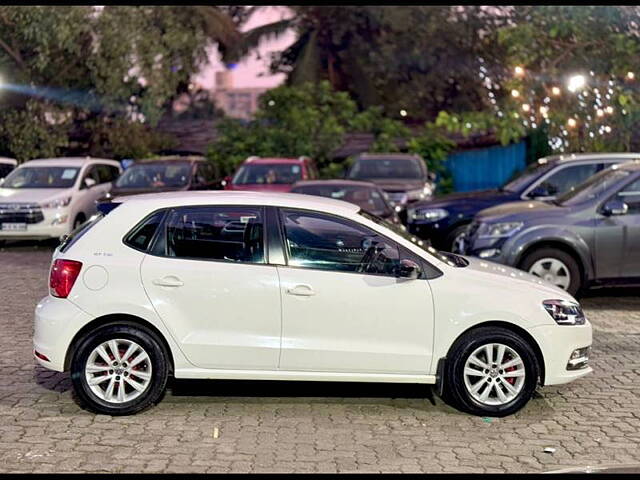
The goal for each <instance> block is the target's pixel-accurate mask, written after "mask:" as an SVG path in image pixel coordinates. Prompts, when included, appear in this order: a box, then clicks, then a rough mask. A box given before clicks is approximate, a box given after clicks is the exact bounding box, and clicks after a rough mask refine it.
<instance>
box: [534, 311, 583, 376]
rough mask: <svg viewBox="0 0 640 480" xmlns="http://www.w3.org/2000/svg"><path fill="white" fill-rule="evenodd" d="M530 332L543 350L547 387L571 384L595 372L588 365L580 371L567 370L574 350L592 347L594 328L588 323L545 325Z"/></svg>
mask: <svg viewBox="0 0 640 480" xmlns="http://www.w3.org/2000/svg"><path fill="white" fill-rule="evenodd" d="M530 332H531V334H532V335H533V337H534V338H535V339H536V341H537V342H538V345H539V346H540V350H542V356H543V358H544V367H545V368H544V369H545V378H544V384H545V385H561V384H564V383H569V382H572V381H574V380H577V379H578V378H581V377H584V376H585V375H588V374H589V373H591V372H593V369H592V368H591V367H590V366H588V364H587V366H585V367H584V368H580V369H579V370H569V369H567V365H568V364H569V358H570V357H571V354H572V353H573V351H574V350H577V349H579V348H584V347H590V346H591V342H592V328H591V324H590V323H589V322H588V321H587V323H586V324H585V325H579V326H565V325H563V326H560V325H543V326H539V327H534V328H532V329H531V330H530Z"/></svg>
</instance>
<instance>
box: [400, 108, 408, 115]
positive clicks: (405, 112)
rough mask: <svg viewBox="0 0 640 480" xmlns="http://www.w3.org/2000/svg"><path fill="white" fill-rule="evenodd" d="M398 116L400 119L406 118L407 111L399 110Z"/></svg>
mask: <svg viewBox="0 0 640 480" xmlns="http://www.w3.org/2000/svg"><path fill="white" fill-rule="evenodd" d="M400 116H401V117H406V116H407V111H406V110H404V109H402V110H400Z"/></svg>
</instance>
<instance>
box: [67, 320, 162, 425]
mask: <svg viewBox="0 0 640 480" xmlns="http://www.w3.org/2000/svg"><path fill="white" fill-rule="evenodd" d="M112 339H124V340H131V341H133V342H135V343H137V344H138V345H139V346H140V347H142V348H143V349H144V350H145V352H146V353H147V355H148V356H149V360H150V364H151V380H150V383H149V385H148V386H147V388H146V390H144V391H143V393H141V394H140V395H139V396H138V397H137V398H134V399H133V400H130V401H127V402H123V403H114V402H108V401H106V400H104V399H102V398H100V397H99V396H98V395H96V394H95V393H94V392H93V391H92V390H91V388H90V387H89V384H88V383H87V379H86V375H85V365H86V363H87V360H88V359H89V355H90V354H91V352H92V351H93V350H94V349H95V348H96V347H97V346H99V345H100V344H102V343H104V342H106V341H108V340H112ZM70 370H71V381H72V383H73V388H74V391H75V393H76V396H77V400H78V403H79V404H80V406H81V407H83V408H86V409H88V410H91V411H93V412H96V413H101V414H105V415H114V416H115V415H131V414H134V413H138V412H140V411H142V410H144V409H145V408H147V407H149V406H151V405H154V404H156V403H158V402H159V401H160V399H161V398H162V396H163V395H164V393H165V390H166V386H167V379H168V376H169V354H168V352H167V351H166V349H165V348H164V346H163V344H162V342H161V341H160V340H159V339H158V338H157V336H156V335H155V333H153V332H152V331H150V330H149V329H147V328H145V327H143V326H140V325H136V324H132V323H118V324H108V325H105V326H103V327H101V328H99V329H97V330H95V331H92V332H91V333H89V334H88V335H86V336H85V337H83V338H81V339H80V341H79V344H78V346H77V348H76V349H75V352H74V354H73V358H72V360H71V369H70Z"/></svg>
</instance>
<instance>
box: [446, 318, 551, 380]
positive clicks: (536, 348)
mask: <svg viewBox="0 0 640 480" xmlns="http://www.w3.org/2000/svg"><path fill="white" fill-rule="evenodd" d="M482 327H501V328H504V329H506V330H510V331H512V332H513V333H515V334H517V335H519V336H520V337H522V339H523V340H524V341H525V342H527V343H528V344H529V346H530V347H531V348H532V350H533V352H534V353H535V356H536V361H537V362H538V371H539V374H540V385H541V386H544V380H545V364H544V356H543V354H542V349H541V348H540V345H539V344H538V342H537V341H536V340H535V338H533V336H532V335H531V334H530V333H529V332H527V331H526V330H525V329H524V328H522V327H520V326H518V325H516V324H514V323H509V322H504V321H501V320H490V321H487V322H482V323H478V324H476V325H473V326H471V327H469V328H467V329H466V330H465V331H463V332H462V333H460V334H459V335H458V336H457V337H456V339H455V340H454V341H453V342H452V343H451V346H450V347H449V350H447V357H450V353H451V350H452V349H453V347H454V346H455V345H456V343H458V341H459V340H460V339H461V338H462V337H464V336H465V335H468V334H469V333H471V332H473V331H474V330H477V329H479V328H482ZM447 357H445V361H444V362H446V358H447ZM444 362H442V365H441V366H439V367H440V368H444Z"/></svg>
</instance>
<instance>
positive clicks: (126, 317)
mask: <svg viewBox="0 0 640 480" xmlns="http://www.w3.org/2000/svg"><path fill="white" fill-rule="evenodd" d="M106 325H135V326H138V327H143V328H145V329H147V330H149V331H150V332H151V333H153V334H154V335H155V336H156V337H157V338H158V340H159V341H160V344H161V345H162V347H163V348H164V349H165V351H166V354H167V358H168V359H169V373H170V374H172V373H173V372H174V371H175V361H174V359H173V352H172V351H171V347H170V346H169V343H168V342H167V339H166V338H165V336H164V335H163V334H162V332H161V331H160V330H158V328H156V327H155V326H154V325H153V324H152V323H151V322H149V321H147V320H145V319H143V318H140V317H137V316H135V315H130V314H126V313H115V314H109V315H103V316H101V317H98V318H95V319H94V320H92V321H91V322H89V323H87V324H86V325H85V326H84V327H82V328H81V329H80V330H79V331H78V332H77V333H76V334H75V336H74V337H73V339H72V340H71V342H70V344H69V348H68V349H67V354H66V356H65V359H64V370H65V371H68V370H69V367H70V365H71V359H72V358H73V355H74V354H75V351H76V348H77V346H78V344H79V343H80V340H81V339H82V338H83V337H85V336H87V335H88V334H89V333H90V332H92V331H95V330H96V329H98V328H101V327H104V326H106Z"/></svg>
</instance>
